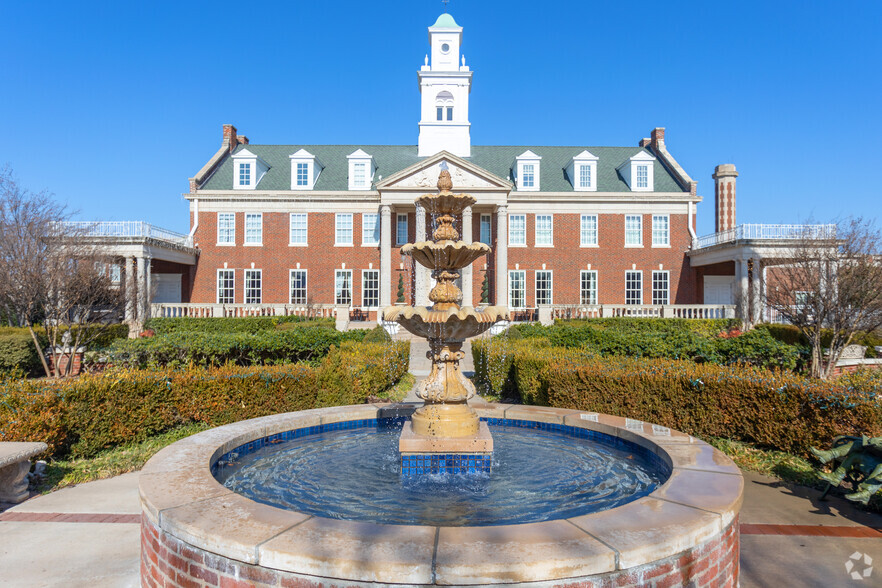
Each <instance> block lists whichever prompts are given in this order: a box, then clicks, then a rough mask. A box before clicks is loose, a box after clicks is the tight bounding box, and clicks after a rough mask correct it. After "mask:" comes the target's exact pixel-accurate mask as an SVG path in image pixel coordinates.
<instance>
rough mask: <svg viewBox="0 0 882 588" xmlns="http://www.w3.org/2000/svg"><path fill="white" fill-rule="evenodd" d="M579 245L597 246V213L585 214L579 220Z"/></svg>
mask: <svg viewBox="0 0 882 588" xmlns="http://www.w3.org/2000/svg"><path fill="white" fill-rule="evenodd" d="M579 245H581V246H582V247H596V246H597V215H596V214H583V215H582V217H581V218H580V220H579Z"/></svg>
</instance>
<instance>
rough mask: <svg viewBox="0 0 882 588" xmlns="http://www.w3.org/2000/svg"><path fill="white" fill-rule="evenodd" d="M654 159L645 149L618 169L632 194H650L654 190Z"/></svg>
mask: <svg viewBox="0 0 882 588" xmlns="http://www.w3.org/2000/svg"><path fill="white" fill-rule="evenodd" d="M654 168H655V157H653V156H652V155H650V154H649V152H648V151H646V150H645V149H643V150H641V151H640V153H638V154H637V155H635V156H633V157H631V158H630V159H628V160H626V161H625V162H624V163H623V164H622V165H620V166H619V167H618V168H616V169H618V171H619V173H620V174H622V177H623V178H625V182H627V183H628V187H629V188H631V191H632V192H652V191H653V190H655V174H654V173H653V172H654Z"/></svg>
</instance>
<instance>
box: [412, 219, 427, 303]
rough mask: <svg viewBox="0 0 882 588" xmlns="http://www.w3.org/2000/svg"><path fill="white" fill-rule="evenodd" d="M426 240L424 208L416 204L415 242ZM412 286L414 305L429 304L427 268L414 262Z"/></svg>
mask: <svg viewBox="0 0 882 588" xmlns="http://www.w3.org/2000/svg"><path fill="white" fill-rule="evenodd" d="M425 240H426V209H425V208H423V207H422V206H420V205H419V204H417V206H416V242H417V243H419V242H420V241H425ZM413 271H414V276H415V278H414V282H415V283H414V287H415V290H416V293H415V294H416V295H415V297H414V298H415V299H416V305H417V306H429V305H431V301H430V300H429V270H428V269H426V268H424V267H423V266H421V265H420V264H418V263H416V262H414V264H413Z"/></svg>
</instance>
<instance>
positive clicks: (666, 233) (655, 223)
mask: <svg viewBox="0 0 882 588" xmlns="http://www.w3.org/2000/svg"><path fill="white" fill-rule="evenodd" d="M670 244H671V219H670V217H669V216H668V215H667V214H654V215H652V246H653V247H664V246H667V245H670Z"/></svg>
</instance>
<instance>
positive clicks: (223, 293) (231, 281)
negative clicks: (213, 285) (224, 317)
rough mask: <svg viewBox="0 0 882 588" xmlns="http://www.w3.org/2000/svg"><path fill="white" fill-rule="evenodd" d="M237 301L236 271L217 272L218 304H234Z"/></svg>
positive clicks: (224, 270) (223, 270) (220, 270)
mask: <svg viewBox="0 0 882 588" xmlns="http://www.w3.org/2000/svg"><path fill="white" fill-rule="evenodd" d="M235 300H236V270H231V269H219V270H217V303H218V304H234V303H235Z"/></svg>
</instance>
